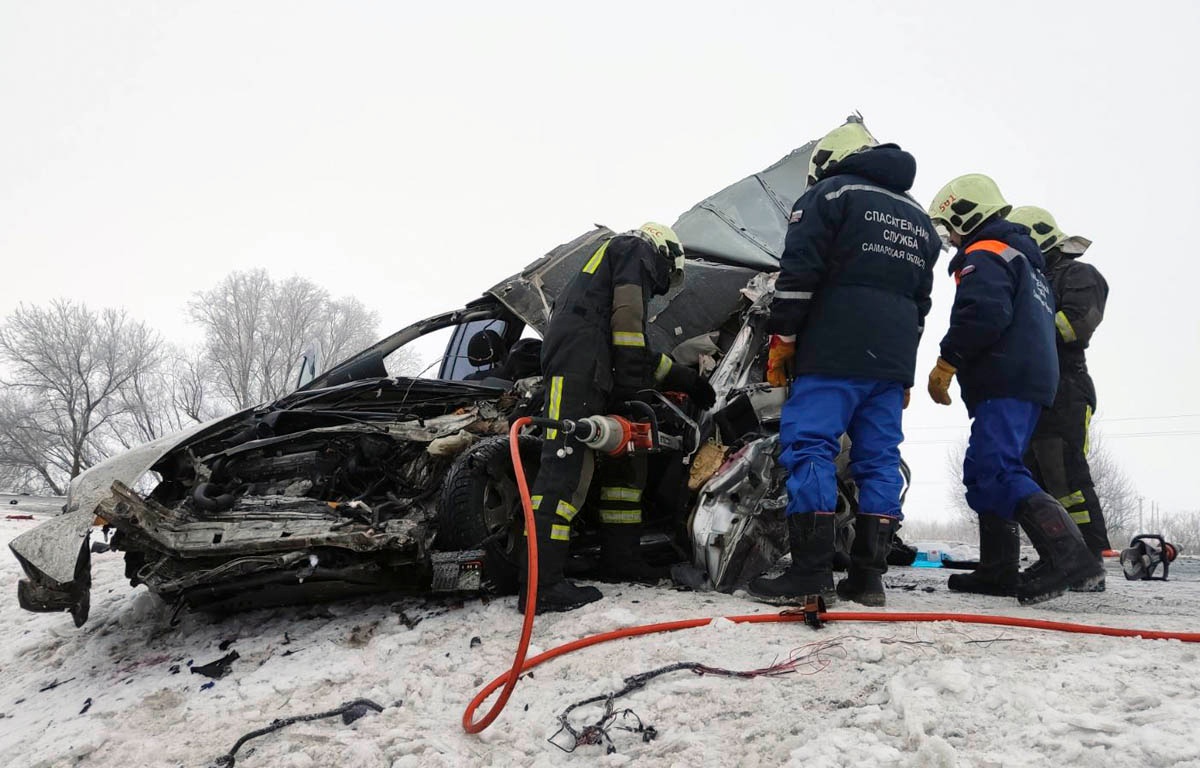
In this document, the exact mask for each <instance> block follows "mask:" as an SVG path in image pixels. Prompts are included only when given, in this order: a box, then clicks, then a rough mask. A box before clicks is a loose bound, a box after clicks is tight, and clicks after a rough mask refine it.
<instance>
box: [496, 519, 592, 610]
mask: <svg viewBox="0 0 1200 768" xmlns="http://www.w3.org/2000/svg"><path fill="white" fill-rule="evenodd" d="M570 547H571V544H570V542H568V541H555V540H552V539H551V538H550V536H549V533H543V532H542V531H541V530H540V529H539V530H538V593H537V608H536V609H535V610H534V613H539V614H540V613H556V612H561V611H573V610H575V609H576V608H579V607H580V606H583V605H587V604H588V603H594V602H596V601H597V600H599V599H600V598H602V597H604V595H603V594H601V592H600V590H598V589H596V588H595V587H587V586H582V587H580V586H576V585H574V584H572V583H571V582H569V581H567V580H566V579H565V578H563V566H564V565H565V564H566V561H567V553H568V550H569V549H570ZM522 566H523V567H522V568H521V586H520V591H519V592H518V593H517V610H518V611H520V612H521V613H525V585H526V584H527V583H528V570H527V569H526V568H525V567H524V561H522Z"/></svg>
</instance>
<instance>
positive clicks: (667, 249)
mask: <svg viewBox="0 0 1200 768" xmlns="http://www.w3.org/2000/svg"><path fill="white" fill-rule="evenodd" d="M683 264H684V258H683V246H682V245H681V244H680V242H679V238H678V237H677V236H676V235H675V233H674V232H673V231H672V230H671V228H670V227H667V226H664V225H662V224H655V223H647V224H643V225H642V226H641V227H640V228H639V229H636V230H633V231H631V232H626V233H624V234H621V235H617V236H615V237H613V238H611V239H609V240H606V241H605V242H604V243H602V244H601V245H600V247H599V248H597V249H596V251H595V253H593V254H592V256H591V258H590V259H588V261H587V262H586V263H585V264H584V265H583V268H582V270H580V272H579V274H578V275H576V276H575V278H574V279H573V280H572V281H571V283H570V284H569V285H568V286H567V288H566V289H565V290H564V291H563V293H562V294H561V295H560V296H559V297H558V299H557V300H556V301H555V304H554V310H553V312H552V313H551V316H550V323H549V326H548V327H547V329H546V334H545V340H544V343H543V345H542V370H543V372H544V377H545V378H544V381H545V385H546V407H545V412H544V415H545V416H546V417H547V418H551V419H578V418H581V417H584V416H593V415H597V414H604V413H609V412H611V411H612V410H613V407H614V406H615V405H617V404H619V403H621V402H624V401H626V400H629V399H631V398H633V397H634V396H635V395H636V394H637V393H638V391H640V390H644V389H653V388H663V389H672V390H678V391H682V392H685V393H687V394H688V395H689V396H690V397H691V398H692V401H693V402H694V403H695V404H696V405H698V406H699V407H701V408H708V407H710V406H712V404H713V403H714V401H715V399H716V397H715V394H714V392H713V389H712V387H711V386H709V384H708V382H707V381H705V380H704V379H703V378H701V377H700V375H699V374H698V373H697V372H696V371H694V370H692V369H691V368H687V367H686V366H683V365H677V364H675V363H674V362H673V361H672V360H671V358H670V357H669V356H667V355H665V354H661V353H659V352H656V351H654V350H651V349H650V348H649V346H648V345H647V343H646V305H647V303H648V302H649V300H650V298H651V297H652V296H658V295H663V294H666V293H667V292H668V290H670V289H671V288H672V287H673V286H674V285H675V284H677V283H678V282H679V281H680V280H682V279H683ZM557 437H558V435H557V433H556V430H547V433H546V441H545V445H544V447H543V450H542V462H541V468H540V469H539V470H538V475H537V480H536V481H535V482H534V486H533V490H532V491H531V494H530V496H531V499H530V500H531V502H532V505H533V508H534V519H535V525H536V529H537V537H538V540H537V543H538V563H537V566H538V596H537V601H538V604H537V609H536V610H537V612H538V613H543V612H545V611H569V610H572V609H574V608H578V607H579V606H581V605H585V604H587V603H590V602H593V601H595V600H599V599H600V597H601V594H600V590H598V589H596V588H595V587H590V586H576V585H575V584H573V583H571V582H569V581H567V580H566V578H565V577H564V572H563V569H564V565H565V564H566V560H567V554H568V549H569V545H570V535H571V521H572V520H573V519H574V518H575V516H576V515H577V514H578V513H579V510H580V508H581V507H582V506H583V502H584V499H585V498H586V497H587V494H588V488H589V486H590V485H591V481H592V474H593V470H594V457H593V456H592V452H591V451H590V450H588V449H586V448H584V447H582V446H580V445H575V446H574V448H573V450H572V452H570V453H565V454H564V455H559V454H560V449H561V448H562V447H563V446H562V441H561V440H557V439H556V438H557ZM599 474H600V483H601V486H600V522H601V534H602V537H601V563H600V565H601V569H602V570H603V571H604V573H605V574H606V575H607V576H609V577H611V578H615V579H624V580H645V579H649V578H655V577H656V576H657V575H658V574H657V572H655V571H654V570H653V569H651V568H650V567H649V566H648V565H647V564H646V563H645V562H644V561H642V560H641V557H640V555H639V552H638V543H639V541H640V538H641V522H642V489H643V488H644V487H645V484H646V463H645V458H644V457H638V456H625V457H621V458H611V457H610V458H606V459H605V460H604V461H603V463H602V465H601V468H600V473H599ZM524 579H525V573H522V581H524ZM517 608H518V610H521V611H524V610H525V591H524V590H521V592H520V596H519V598H518V603H517Z"/></svg>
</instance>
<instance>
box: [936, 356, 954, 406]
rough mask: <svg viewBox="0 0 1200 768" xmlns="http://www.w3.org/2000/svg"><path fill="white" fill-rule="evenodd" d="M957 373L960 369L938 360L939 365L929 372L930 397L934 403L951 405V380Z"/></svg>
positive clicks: (940, 359)
mask: <svg viewBox="0 0 1200 768" xmlns="http://www.w3.org/2000/svg"><path fill="white" fill-rule="evenodd" d="M957 372H958V369H957V368H955V367H954V366H953V365H950V363H947V362H946V361H945V360H943V359H942V358H940V357H939V358H938V359H937V365H935V366H933V370H932V371H930V372H929V396H930V397H931V398H933V402H935V403H939V404H941V405H950V403H951V402H953V401H952V400H951V399H950V380H951V379H953V378H954V374H955V373H957Z"/></svg>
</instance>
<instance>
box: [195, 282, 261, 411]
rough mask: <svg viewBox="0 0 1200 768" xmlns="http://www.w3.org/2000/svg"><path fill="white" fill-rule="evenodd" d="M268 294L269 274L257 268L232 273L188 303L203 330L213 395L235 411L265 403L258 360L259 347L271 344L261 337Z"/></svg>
mask: <svg viewBox="0 0 1200 768" xmlns="http://www.w3.org/2000/svg"><path fill="white" fill-rule="evenodd" d="M272 292H273V291H272V284H271V277H270V275H268V274H267V271H266V270H264V269H255V270H251V271H249V272H233V273H231V274H230V275H228V276H227V277H226V278H225V279H224V280H222V281H221V282H220V283H219V284H218V285H217V287H216V288H213V289H212V290H209V291H200V292H198V293H196V294H195V299H193V300H192V301H190V302H188V312H189V314H190V315H191V317H192V319H193V320H194V321H195V322H197V323H199V324H200V325H201V326H202V327H203V328H204V339H205V350H206V352H207V359H208V360H209V361H210V363H211V364H212V366H213V370H214V378H215V383H216V385H217V390H218V392H220V393H221V394H222V395H223V396H225V397H226V398H227V399H229V400H230V402H232V403H233V405H234V406H235V407H236V408H239V409H241V408H247V407H249V406H251V405H255V404H256V403H259V402H262V401H263V400H265V399H267V398H266V397H263V396H262V395H263V390H264V386H263V382H262V381H261V378H260V377H259V373H258V359H259V358H260V356H261V352H260V347H261V346H262V345H263V344H264V343H267V344H269V343H270V342H269V341H268V340H266V339H264V338H263V337H264V335H266V330H267V329H266V327H265V326H266V319H267V317H268V316H269V315H270V304H271V294H272Z"/></svg>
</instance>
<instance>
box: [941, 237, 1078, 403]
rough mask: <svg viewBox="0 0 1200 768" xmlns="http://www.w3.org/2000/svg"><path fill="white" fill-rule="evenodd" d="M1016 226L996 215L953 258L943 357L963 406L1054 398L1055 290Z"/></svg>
mask: <svg viewBox="0 0 1200 768" xmlns="http://www.w3.org/2000/svg"><path fill="white" fill-rule="evenodd" d="M1027 232H1028V230H1027V229H1026V228H1025V227H1022V226H1021V225H1019V224H1012V223H1009V222H1007V221H1004V220H1003V219H996V220H994V221H990V222H988V223H986V224H984V225H983V226H982V227H980V228H979V229H977V230H976V231H975V232H973V233H972V234H971V236H970V238H968V239H966V240H964V242H963V244H962V245H961V246H960V247H959V249H958V253H957V254H955V256H954V258H953V259H952V260H951V261H950V273H951V274H952V275H954V279H955V281H956V282H957V283H958V290H957V292H956V293H955V294H954V307H953V308H952V309H951V310H950V330H948V331H946V336H945V337H944V338H943V339H942V349H941V353H942V358H943V359H944V360H945V361H946V362H948V363H950V364H951V365H953V366H954V367H955V368H957V369H958V384H959V388H960V390H961V391H962V398H963V401H964V402H965V403H966V404H967V410H968V411H973V410H974V408H975V405H976V404H977V403H980V402H983V401H984V400H990V399H992V398H998V397H1011V398H1016V399H1019V400H1029V401H1032V402H1035V403H1039V404H1041V405H1043V406H1049V405H1050V404H1051V403H1053V402H1054V393H1055V391H1056V390H1057V389H1058V355H1057V353H1056V352H1055V349H1054V336H1055V333H1054V294H1053V293H1051V291H1050V285H1049V283H1048V282H1047V281H1046V278H1045V276H1044V275H1043V274H1042V270H1043V269H1044V268H1045V266H1046V262H1045V259H1044V257H1043V256H1042V252H1041V251H1040V250H1039V249H1038V247H1037V244H1036V243H1034V242H1033V240H1032V239H1031V238H1030V237H1029V235H1028V234H1027Z"/></svg>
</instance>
